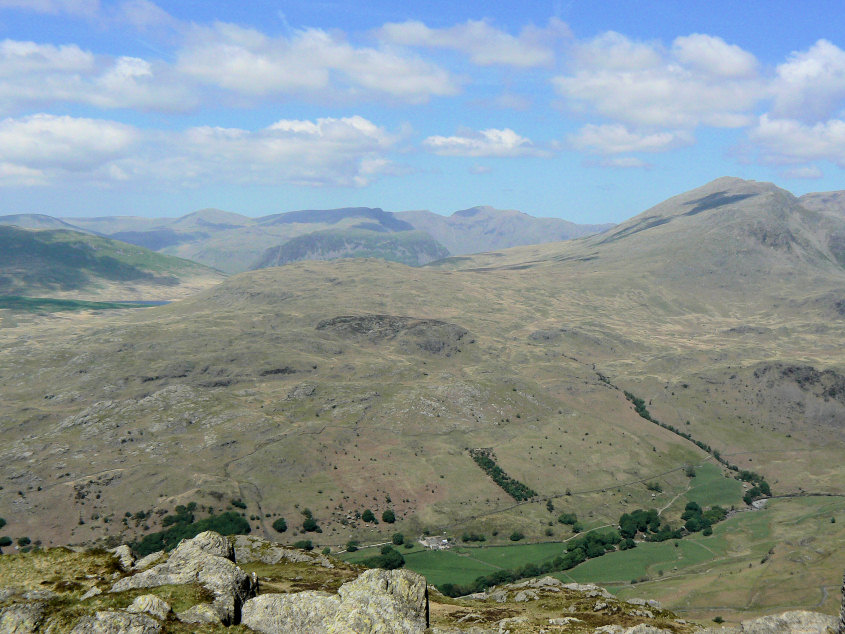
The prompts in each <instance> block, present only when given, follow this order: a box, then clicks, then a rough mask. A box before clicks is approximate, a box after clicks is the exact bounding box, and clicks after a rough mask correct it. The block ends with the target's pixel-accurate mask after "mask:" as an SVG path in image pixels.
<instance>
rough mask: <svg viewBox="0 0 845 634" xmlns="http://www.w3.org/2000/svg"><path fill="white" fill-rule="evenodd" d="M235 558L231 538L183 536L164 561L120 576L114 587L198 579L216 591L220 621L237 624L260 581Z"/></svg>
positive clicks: (119, 589)
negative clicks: (130, 574) (121, 577)
mask: <svg viewBox="0 0 845 634" xmlns="http://www.w3.org/2000/svg"><path fill="white" fill-rule="evenodd" d="M234 559H235V551H234V548H233V547H232V544H231V543H230V542H229V540H228V539H227V538H225V537H222V536H221V535H218V534H217V533H214V532H212V531H206V532H205V533H200V534H199V535H197V536H196V537H194V538H193V539H187V540H183V541H182V542H181V543H180V544H179V545H178V546H177V547H176V549H175V550H174V551H173V552H172V553H171V554H170V556H169V557H168V558H167V561H165V562H164V563H161V564H158V565H156V566H153V567H152V568H149V569H148V570H145V571H143V572H139V573H138V574H136V575H133V576H131V577H124V578H123V579H120V580H118V581H117V582H116V583H115V584H114V585H113V586H112V589H111V591H112V592H123V591H125V590H132V589H135V588H154V587H156V586H163V585H171V584H186V583H198V584H200V585H202V586H204V587H205V588H206V589H208V590H209V591H210V592H211V593H212V595H214V601H213V603H212V604H211V606H212V608H213V610H214V611H215V612H216V613H217V615H218V617H219V619H220V621H221V622H222V623H224V624H227V625H228V624H236V623H239V622H240V612H241V606H242V605H243V603H244V601H246V600H247V599H250V598H251V597H253V596H255V595H256V593H257V591H258V583H257V581H256V580H255V579H254V578H251V577H249V576H248V575H247V574H246V573H245V572H244V571H243V570H241V569H240V568H239V567H238V566H237V565H235V562H234Z"/></svg>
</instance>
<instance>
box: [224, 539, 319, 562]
mask: <svg viewBox="0 0 845 634" xmlns="http://www.w3.org/2000/svg"><path fill="white" fill-rule="evenodd" d="M229 539H230V540H231V543H232V547H233V548H234V550H235V561H237V562H238V563H241V564H248V563H250V562H253V561H260V562H261V563H265V564H271V565H272V564H277V563H279V562H280V561H290V562H292V563H297V564H314V565H317V566H322V567H323V568H334V564H333V563H332V562H331V561H329V558H328V557H326V556H325V555H320V554H314V553H308V552H304V551H302V550H299V549H297V548H285V547H284V546H282V545H280V544H274V543H273V542H268V541H267V540H266V539H261V538H260V537H253V536H251V535H233V536H232V537H230V538H229Z"/></svg>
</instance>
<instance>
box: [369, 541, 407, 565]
mask: <svg viewBox="0 0 845 634" xmlns="http://www.w3.org/2000/svg"><path fill="white" fill-rule="evenodd" d="M361 563H363V564H364V565H365V566H367V568H384V569H385V570H393V569H395V568H401V567H402V566H404V565H405V558H404V557H403V556H402V553H400V552H399V551H398V550H396V549H395V548H393V546H382V548H381V555H377V556H375V557H368V558H367V559H365V560H364V561H363V562H361Z"/></svg>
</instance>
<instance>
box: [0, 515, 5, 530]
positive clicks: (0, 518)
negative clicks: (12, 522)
mask: <svg viewBox="0 0 845 634" xmlns="http://www.w3.org/2000/svg"><path fill="white" fill-rule="evenodd" d="M5 525H6V520H4V519H3V518H2V517H0V528H3V527H4V526H5Z"/></svg>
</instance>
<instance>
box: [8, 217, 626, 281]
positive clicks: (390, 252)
mask: <svg viewBox="0 0 845 634" xmlns="http://www.w3.org/2000/svg"><path fill="white" fill-rule="evenodd" d="M3 224H10V225H17V226H20V227H24V228H31V229H33V228H35V229H44V228H57V229H73V230H76V231H85V232H92V233H95V234H98V235H101V236H104V237H110V238H114V239H116V240H121V241H123V242H128V243H131V244H136V245H138V246H142V247H145V248H148V249H152V250H153V251H158V252H161V253H165V254H169V255H175V256H179V257H182V258H188V259H191V260H194V261H196V262H200V263H202V264H205V265H207V266H211V267H213V268H216V269H219V270H221V271H225V272H226V273H240V272H243V271H246V270H248V269H256V268H264V267H267V266H279V265H281V264H288V263H290V262H295V261H299V260H331V259H337V258H341V257H378V258H382V259H386V260H391V261H395V262H401V263H403V264H408V265H410V266H418V265H421V264H427V263H428V262H431V261H433V260H437V259H440V258H442V257H444V256H446V255H450V254H451V255H461V254H464V253H477V252H480V251H493V250H497V249H504V248H508V247H513V246H517V245H525V244H537V243H541V242H552V241H557V240H568V239H570V238H577V237H581V236H585V235H590V234H593V233H598V232H601V231H604V230H606V229H608V228H610V227H611V226H612V225H608V224H604V225H577V224H574V223H571V222H567V221H566V220H561V219H559V218H535V217H533V216H529V215H528V214H524V213H521V212H519V211H515V210H499V209H494V208H492V207H473V208H471V209H464V210H461V211H456V212H455V213H453V214H452V215H451V216H441V215H438V214H435V213H432V212H430V211H404V212H398V213H392V212H388V211H384V210H382V209H378V208H369V207H348V208H343V209H325V210H304V211H291V212H287V213H278V214H271V215H269V216H263V217H260V218H248V217H247V216H242V215H240V214H235V213H230V212H226V211H221V210H219V209H203V210H200V211H196V212H193V213H190V214H187V215H185V216H182V217H180V218H137V217H132V216H108V217H98V218H67V219H64V220H63V219H60V218H53V217H51V216H45V215H42V214H17V215H12V216H0V225H3Z"/></svg>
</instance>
